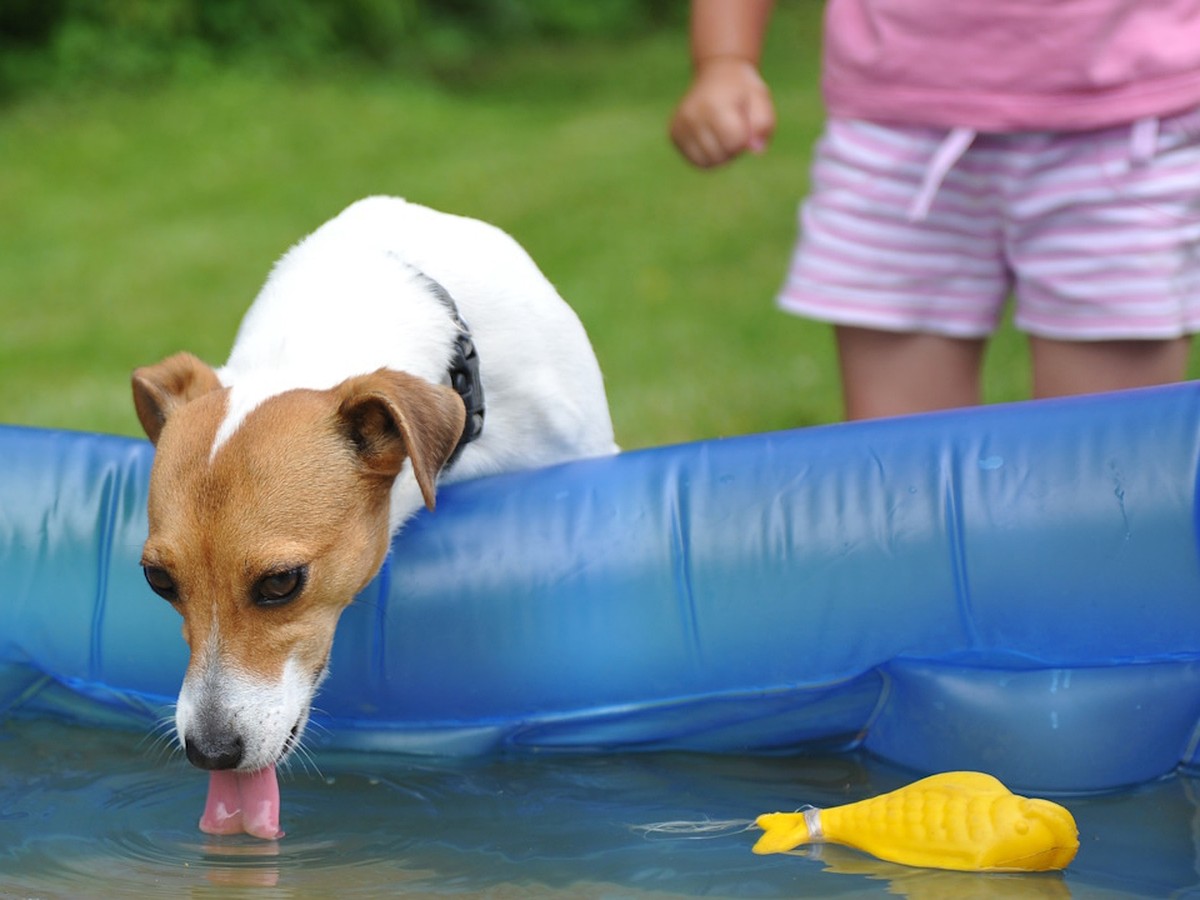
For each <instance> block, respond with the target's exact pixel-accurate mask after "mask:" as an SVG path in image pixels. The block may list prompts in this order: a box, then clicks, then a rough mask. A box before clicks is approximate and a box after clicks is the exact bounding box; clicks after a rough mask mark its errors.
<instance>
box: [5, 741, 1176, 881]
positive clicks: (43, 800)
mask: <svg viewBox="0 0 1200 900" xmlns="http://www.w3.org/2000/svg"><path fill="white" fill-rule="evenodd" d="M919 775H920V773H913V772H907V771H901V770H896V769H893V768H890V767H888V766H886V765H884V764H882V763H880V762H878V761H876V760H873V759H869V758H860V757H850V758H846V757H830V758H820V759H811V758H794V757H792V758H783V757H735V756H702V755H690V754H661V753H660V754H627V755H594V756H583V755H572V756H553V755H552V756H528V755H527V756H520V757H507V758H492V759H485V760H470V761H461V760H430V759H423V758H411V757H394V756H383V755H371V754H321V755H318V756H316V757H314V758H312V759H308V760H296V761H294V762H293V763H292V765H291V769H290V771H288V772H285V773H283V774H282V777H281V792H282V795H283V814H282V824H283V828H284V830H285V831H286V832H287V833H286V836H285V837H284V838H282V839H281V840H278V841H260V840H256V839H253V838H248V837H221V838H210V837H207V836H205V835H203V834H202V833H201V832H200V831H199V830H198V829H197V828H196V822H197V820H198V818H199V816H200V812H201V810H202V807H203V804H204V795H205V787H206V779H205V777H204V775H203V774H202V773H200V772H198V771H196V770H194V769H192V768H191V767H190V766H188V765H187V763H186V762H184V761H182V760H181V759H180V758H179V755H178V753H176V752H175V751H174V750H172V749H171V748H170V747H169V746H168V745H167V742H166V740H160V739H155V738H152V737H151V738H147V737H144V736H141V735H137V734H131V733H127V732H119V731H103V730H90V729H82V728H78V727H75V726H69V725H64V724H60V723H57V722H49V721H9V722H6V723H4V724H3V725H0V896H3V897H93V896H95V897H101V896H104V897H111V896H121V897H161V896H166V895H170V896H196V897H240V896H246V897H263V898H273V897H310V896H311V897H323V896H334V895H336V896H339V897H358V896H361V897H372V896H381V895H387V896H405V895H408V896H443V895H448V896H486V897H501V898H507V897H514V898H515V897H537V896H544V897H554V896H562V897H691V896H717V897H797V896H806V897H859V896H872V895H875V896H902V897H913V898H942V897H945V898H964V897H971V898H976V897H980V898H1008V897H1013V898H1016V897H1022V898H1029V897H1033V898H1037V897H1053V898H1057V897H1140V896H1146V897H1163V896H1200V874H1197V873H1198V871H1200V869H1198V867H1200V857H1198V849H1197V840H1198V835H1200V816H1198V812H1200V801H1198V800H1197V795H1198V794H1200V782H1197V781H1196V780H1195V779H1193V778H1190V777H1184V776H1175V777H1172V778H1169V779H1166V780H1163V781H1160V782H1157V783H1155V784H1152V785H1146V786H1142V787H1139V788H1137V789H1135V790H1130V791H1125V792H1120V793H1113V794H1107V795H1102V796H1092V797H1065V798H1056V799H1058V800H1059V802H1061V803H1063V805H1065V806H1067V808H1068V809H1070V810H1071V812H1072V813H1073V814H1074V816H1075V819H1076V821H1077V823H1078V825H1079V831H1080V843H1081V846H1080V851H1079V855H1078V856H1077V857H1076V860H1075V862H1074V863H1073V864H1072V865H1071V867H1070V868H1069V869H1068V870H1067V872H1066V873H1064V874H1053V875H974V874H962V873H953V872H938V871H930V870H921V869H912V868H906V867H903V866H897V865H894V864H890V863H884V862H880V861H876V860H873V859H871V858H870V857H867V856H864V855H862V854H859V853H856V852H853V851H850V850H845V849H843V848H838V847H831V846H827V847H821V848H817V849H815V850H806V851H804V852H800V853H797V854H794V855H777V856H755V855H753V854H752V853H751V852H750V847H751V846H752V845H753V843H754V840H755V837H756V835H757V833H758V832H756V831H747V830H743V827H742V825H741V824H737V823H744V822H747V821H748V820H751V819H753V817H754V816H755V815H757V814H759V813H762V812H771V811H775V810H793V809H797V808H799V807H800V806H803V805H805V804H813V805H816V806H835V805H838V804H841V803H848V802H852V801H854V800H859V799H862V798H864V797H868V796H874V795H876V794H879V793H882V792H884V791H888V790H892V789H894V788H896V787H899V786H901V785H902V784H905V783H907V782H909V781H912V780H915V779H916V778H917V777H919ZM681 821H682V822H688V823H704V822H707V823H710V824H711V823H714V822H715V823H718V824H719V825H721V826H722V827H718V828H714V829H712V831H711V833H708V834H705V835H702V836H701V835H696V836H687V835H681V834H678V833H674V832H673V831H669V830H668V831H656V830H654V829H649V830H648V829H646V828H645V827H644V826H649V825H657V824H661V823H672V822H681ZM725 823H734V824H725Z"/></svg>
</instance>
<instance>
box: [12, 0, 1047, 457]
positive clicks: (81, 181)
mask: <svg viewBox="0 0 1200 900" xmlns="http://www.w3.org/2000/svg"><path fill="white" fill-rule="evenodd" d="M818 14H819V4H808V3H803V4H794V5H790V6H786V7H785V8H784V9H783V10H781V12H780V14H779V15H778V16H777V19H776V22H775V26H774V28H773V30H772V35H771V40H770V45H769V47H768V53H767V58H766V63H765V71H766V74H767V76H768V79H769V80H770V82H771V84H772V87H773V90H774V94H775V98H776V102H777V105H778V107H779V111H780V119H781V124H780V128H779V131H778V133H777V136H776V140H775V142H774V144H773V146H772V148H771V150H770V152H769V153H768V154H766V155H765V156H763V157H760V158H753V159H745V160H742V161H740V162H738V163H737V164H735V165H733V166H731V167H729V168H727V169H724V170H721V171H719V172H713V173H701V172H697V171H694V170H692V169H690V168H688V167H687V166H686V165H685V164H684V163H683V162H682V161H681V160H680V159H679V158H678V157H677V156H676V155H675V153H674V151H673V150H672V148H671V147H670V146H669V143H668V141H667V140H666V137H665V131H666V121H667V118H668V116H669V114H670V111H671V109H672V107H673V106H674V103H675V102H676V100H677V99H678V96H679V95H680V93H681V92H682V90H683V88H684V87H685V84H686V80H687V75H688V69H687V48H686V39H685V36H684V35H683V34H649V35H645V36H643V37H640V38H638V39H635V40H631V41H627V42H623V43H621V44H620V45H578V44H576V45H571V46H555V45H552V44H546V45H542V46H538V47H525V48H520V49H513V50H509V51H504V52H501V53H498V54H497V55H496V56H495V57H493V58H491V59H489V60H488V61H487V62H486V63H481V64H477V65H476V66H475V67H474V68H472V69H470V70H465V71H459V72H456V73H455V74H454V75H453V77H442V78H441V79H432V78H419V77H414V76H412V75H401V74H397V73H390V74H389V73H380V72H374V73H365V72H361V71H359V72H356V71H350V70H344V69H342V70H339V69H336V68H333V67H332V66H331V67H330V69H329V71H327V72H325V73H322V74H321V75H320V76H315V75H311V76H309V77H307V78H303V79H296V78H290V79H289V78H284V77H282V76H277V75H271V74H265V73H258V74H255V73H254V72H251V71H245V70H233V71H227V72H222V73H213V72H209V73H207V74H204V75H202V76H197V77H195V78H193V79H191V80H184V81H176V82H174V83H172V84H169V85H165V86H157V87H156V86H150V85H147V86H144V87H142V88H140V89H138V90H135V91H129V90H125V91H122V90H118V89H115V88H104V87H92V88H90V89H86V90H80V91H79V92H77V93H74V94H71V95H63V94H53V95H41V96H35V97H30V98H27V99H24V100H21V101H19V102H17V103H15V104H13V105H10V106H9V107H8V108H7V109H4V110H3V111H2V112H0V209H3V210H5V215H4V216H0V322H2V323H3V325H2V326H0V385H2V386H3V390H2V391H0V421H3V422H10V423H20V424H30V425H39V426H47V427H60V428H73V429H82V430H89V431H108V432H116V433H124V434H136V433H138V427H137V422H136V419H135V418H134V415H133V412H132V408H131V403H130V400H129V390H128V373H129V372H130V370H131V369H133V368H134V367H135V366H137V365H141V364H143V363H147V362H152V361H155V360H157V359H158V358H160V357H162V356H164V355H166V354H168V353H171V352H174V351H176V350H179V349H184V348H186V349H190V350H192V351H194V352H196V353H198V354H199V355H201V356H203V357H205V358H207V359H209V360H210V361H212V362H215V363H219V362H221V361H223V360H224V357H225V355H226V353H227V351H228V348H229V344H230V342H231V340H232V338H233V334H234V330H235V328H236V325H237V322H238V320H239V318H240V316H241V314H242V312H243V311H244V309H245V307H246V306H247V304H248V303H249V301H250V300H251V299H252V298H253V296H254V294H255V292H256V291H257V289H258V287H259V285H260V284H261V282H262V280H263V278H264V277H265V276H266V273H267V271H268V269H269V267H270V265H271V264H272V262H273V261H274V260H275V259H276V258H277V257H278V256H279V255H280V254H281V253H282V252H283V251H284V250H286V249H287V247H288V246H289V245H290V244H291V243H292V242H294V241H295V240H297V239H298V238H299V237H301V236H302V235H303V234H304V233H306V232H307V231H309V230H311V229H312V228H313V227H315V226H316V225H318V224H320V223H321V222H322V221H324V220H325V219H327V218H329V217H330V216H331V215H333V214H334V213H336V212H337V211H338V210H340V209H341V208H342V207H344V206H345V205H346V204H348V203H349V202H350V201H352V200H354V199H356V198H358V197H361V196H365V195H368V194H374V193H392V194H399V195H403V196H406V197H408V198H410V199H412V200H417V201H420V202H423V203H427V204H430V205H432V206H437V207H440V208H443V209H447V210H450V211H454V212H459V213H463V214H467V215H473V216H477V217H479V218H483V219H487V220H489V221H492V222H495V223H496V224H498V225H500V226H501V227H503V228H505V229H506V230H508V231H509V232H511V233H512V234H513V235H514V236H516V237H517V238H518V240H520V241H521V242H522V243H523V244H524V245H525V246H526V247H527V248H528V249H529V251H530V252H531V253H532V255H533V256H534V258H535V259H536V260H537V261H538V263H539V264H540V265H541V267H542V268H543V270H544V271H545V272H546V273H547V275H548V276H549V277H550V279H551V280H552V281H553V282H555V284H556V285H557V286H558V287H559V289H560V291H561V292H562V294H563V295H564V296H565V297H566V298H567V299H568V301H569V302H571V304H572V305H573V306H574V307H575V308H576V309H577V310H578V312H579V314H580V316H581V317H582V319H583V321H584V323H585V324H586V326H587V328H588V330H589V333H590V334H591V336H592V339H593V342H594V344H595V346H596V350H597V353H598V355H599V357H600V361H601V365H602V366H603V368H604V370H605V373H606V380H607V384H608V387H609V395H610V402H611V405H612V408H613V415H614V419H615V422H616V426H617V433H618V439H619V440H620V441H621V443H622V444H623V445H624V446H626V447H638V446H646V445H654V444H662V443H669V442H676V441H686V440H694V439H700V438H708V437H714V436H719V435H730V434H740V433H751V432H759V431H766V430H772V429H778V428H787V427H793V426H800V425H809V424H814V423H821V422H830V421H834V420H836V419H837V418H838V416H839V415H840V399H839V394H838V382H837V372H836V364H835V357H834V353H833V346H832V337H831V334H830V330H829V329H828V328H827V327H826V326H822V325H818V324H815V323H810V322H805V321H802V320H798V319H795V318H791V317H788V316H785V315H783V314H781V313H778V312H776V311H775V310H774V308H773V296H774V293H775V290H776V288H777V287H778V285H779V283H780V281H781V279H782V276H783V273H784V269H785V266H786V263H787V258H788V255H789V254H790V251H791V247H792V243H793V240H794V238H795V214H796V205H797V202H798V200H799V198H800V197H801V196H802V195H803V194H804V192H805V190H806V186H807V169H808V162H809V152H810V148H811V145H812V143H813V140H814V139H815V137H816V135H817V133H818V131H819V129H820V124H821V110H820V104H819V100H818V94H817V89H816V62H817V39H816V32H817V20H818ZM985 391H986V395H987V397H988V399H989V400H1008V399H1017V398H1020V397H1023V396H1025V395H1026V394H1027V392H1028V374H1027V356H1026V352H1025V349H1024V346H1023V343H1022V341H1021V339H1020V338H1019V337H1018V336H1016V335H1015V334H1013V333H1012V332H1011V331H1008V330H1006V331H1005V332H1004V333H1002V334H1001V335H1000V336H999V337H998V338H997V340H996V341H995V342H994V345H993V348H992V350H991V352H990V354H989V359H988V363H987V368H986V373H985Z"/></svg>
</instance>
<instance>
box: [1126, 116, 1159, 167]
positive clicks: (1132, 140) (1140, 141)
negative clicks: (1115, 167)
mask: <svg viewBox="0 0 1200 900" xmlns="http://www.w3.org/2000/svg"><path fill="white" fill-rule="evenodd" d="M1157 152H1158V119H1157V118H1155V117H1154V116H1150V117H1149V118H1145V119H1138V120H1137V121H1136V122H1134V123H1133V130H1132V131H1131V132H1130V136H1129V158H1130V161H1131V162H1132V163H1133V164H1134V165H1135V166H1144V165H1145V164H1146V163H1148V162H1150V160H1152V159H1154V154H1155V153H1157Z"/></svg>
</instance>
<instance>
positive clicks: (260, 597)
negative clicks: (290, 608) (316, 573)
mask: <svg viewBox="0 0 1200 900" xmlns="http://www.w3.org/2000/svg"><path fill="white" fill-rule="evenodd" d="M307 578H308V569H306V568H305V567H304V566H298V567H297V568H295V569H288V570H287V571H286V572H273V573H271V574H270V575H264V576H263V577H262V578H260V579H259V580H258V584H256V585H255V586H254V594H253V597H252V599H253V600H254V602H255V603H257V604H258V605H259V606H281V605H282V604H284V603H288V602H290V601H292V600H295V599H296V596H297V595H298V594H299V593H300V592H301V591H302V590H304V582H305V580H306V579H307Z"/></svg>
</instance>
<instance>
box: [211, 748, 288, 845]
mask: <svg viewBox="0 0 1200 900" xmlns="http://www.w3.org/2000/svg"><path fill="white" fill-rule="evenodd" d="M200 830H201V831H203V832H204V833H205V834H240V833H241V832H243V831H244V832H246V834H252V835H254V836H255V837H260V838H267V839H271V838H281V837H283V832H282V831H280V830H279V782H278V781H276V779H275V767H274V766H267V767H266V768H265V769H259V770H258V771H257V772H239V771H237V770H235V769H225V770H223V771H214V772H212V773H210V774H209V778H208V802H207V803H205V804H204V815H203V816H201V817H200Z"/></svg>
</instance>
